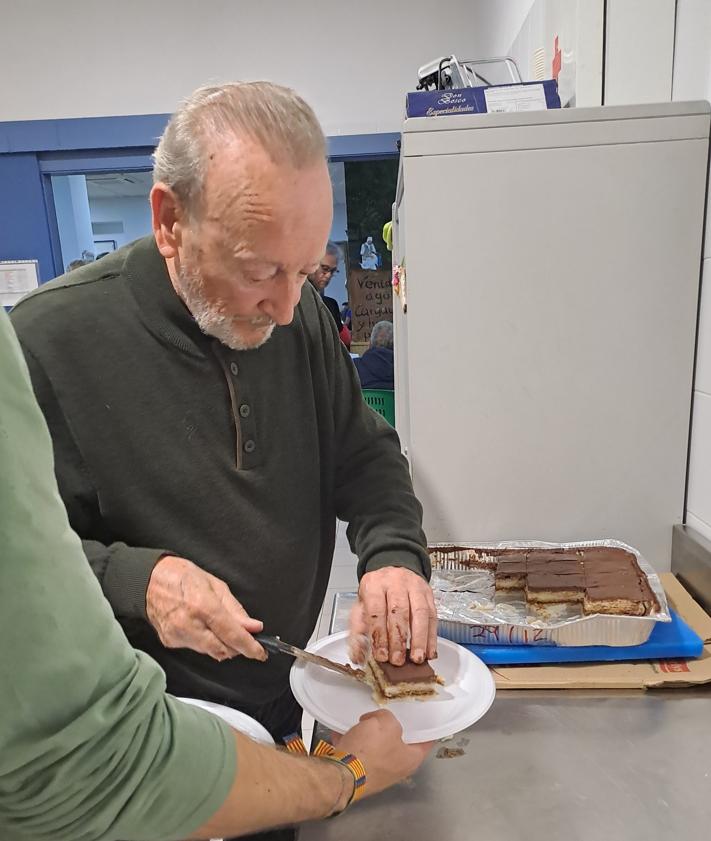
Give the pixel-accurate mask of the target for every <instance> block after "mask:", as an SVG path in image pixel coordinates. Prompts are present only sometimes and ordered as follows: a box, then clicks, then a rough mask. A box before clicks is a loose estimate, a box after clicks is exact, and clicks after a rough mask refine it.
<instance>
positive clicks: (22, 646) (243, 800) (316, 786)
mask: <svg viewBox="0 0 711 841" xmlns="http://www.w3.org/2000/svg"><path fill="white" fill-rule="evenodd" d="M0 388H1V389H2V399H1V400H0V464H2V471H1V472H0V534H1V535H2V546H3V554H2V562H1V563H0V638H2V641H3V644H2V646H0V710H2V715H0V838H2V841H78V839H80V838H81V839H85V841H116V839H123V840H124V841H130V839H137V838H141V839H143V841H158V839H164V838H215V837H218V836H220V837H222V836H225V835H237V834H240V833H245V832H256V831H258V830H260V829H266V828H269V827H274V826H279V825H285V824H293V823H297V822H300V821H304V820H310V819H313V818H318V817H325V816H326V815H329V814H333V813H336V812H340V811H342V810H343V808H344V807H346V806H347V805H348V804H349V802H351V801H353V800H355V799H357V797H358V796H364V795H368V794H375V793H377V792H378V791H381V790H382V789H383V788H385V787H386V786H388V785H392V784H393V783H395V782H397V781H398V780H400V779H402V778H403V777H406V776H408V775H409V774H411V773H413V772H414V771H415V769H416V768H417V766H418V765H419V764H420V762H422V760H423V759H424V758H425V755H426V753H427V751H428V749H429V747H430V745H405V744H404V743H403V741H402V738H401V732H402V731H401V728H400V725H399V724H398V723H397V721H396V720H395V718H394V717H393V715H392V714H391V713H389V712H386V711H384V710H380V711H379V712H377V713H374V714H371V715H370V716H367V717H365V718H364V719H363V720H361V721H360V722H359V723H358V724H356V725H355V727H353V728H352V729H351V730H350V731H349V732H348V733H346V734H345V736H344V737H343V738H342V739H341V740H340V741H339V742H338V744H337V753H335V754H332V755H330V759H329V761H326V762H324V761H321V760H319V759H316V758H312V759H309V758H307V757H299V756H292V755H290V754H287V753H286V752H283V751H276V750H273V749H272V748H269V747H265V746H263V745H258V744H256V743H255V742H252V741H251V740H250V739H248V738H246V737H245V736H242V735H241V734H238V733H235V732H233V731H232V730H231V729H230V728H229V727H228V726H227V725H226V724H225V723H224V722H222V721H221V720H220V719H219V718H217V717H215V716H213V715H211V714H209V713H207V712H205V711H203V710H199V709H196V708H195V707H193V706H188V705H187V704H182V703H180V702H179V701H177V700H176V699H175V698H171V697H169V696H167V695H166V694H165V678H164V676H163V674H162V673H161V670H160V668H159V667H158V666H157V664H156V663H154V662H153V661H152V660H151V659H150V658H149V657H146V656H145V655H144V654H142V653H140V652H137V651H135V650H133V649H132V648H131V647H130V645H129V643H128V641H127V640H126V637H125V635H124V634H123V633H122V631H121V628H120V627H119V625H118V623H117V622H116V619H115V618H114V617H113V616H112V614H111V609H110V607H109V605H108V604H107V603H106V600H105V599H104V598H103V596H102V594H101V590H100V589H99V586H98V583H97V581H96V578H95V576H94V575H93V574H92V572H91V570H90V568H89V566H88V565H87V563H86V558H85V556H84V554H83V552H82V547H81V543H80V541H79V538H78V537H77V535H76V534H74V532H73V531H72V530H71V528H70V527H69V523H68V521H67V512H66V510H65V508H64V506H63V504H62V501H61V499H60V498H59V493H58V490H57V482H56V479H55V477H54V473H53V459H52V444H51V441H50V437H49V433H48V431H47V426H46V424H45V423H44V420H43V418H42V413H41V412H40V410H39V407H38V406H37V402H36V400H35V399H34V397H33V395H32V386H31V385H30V380H29V376H28V373H27V366H26V365H25V363H24V360H23V359H22V354H21V352H20V348H19V346H18V344H17V340H16V338H15V336H14V335H13V333H12V329H11V327H10V323H9V321H8V318H7V316H6V315H5V313H4V312H3V311H2V310H0ZM343 754H345V755H343ZM353 757H355V759H354V758H353ZM333 760H337V761H336V762H334V761H333ZM287 833H290V831H289V830H285V831H282V832H281V833H279V835H280V836H284V835H285V834H287ZM271 837H272V838H274V837H276V836H275V834H272V836H271ZM261 838H262V840H263V841H264V838H265V836H261Z"/></svg>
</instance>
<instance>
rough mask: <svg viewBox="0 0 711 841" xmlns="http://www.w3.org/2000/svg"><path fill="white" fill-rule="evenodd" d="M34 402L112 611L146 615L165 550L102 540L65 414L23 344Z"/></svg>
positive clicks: (94, 500) (93, 497)
mask: <svg viewBox="0 0 711 841" xmlns="http://www.w3.org/2000/svg"><path fill="white" fill-rule="evenodd" d="M22 350H23V353H24V356H25V361H26V362H27V367H28V369H29V372H30V378H31V380H32V386H33V388H34V392H35V396H36V398H37V402H38V403H39V405H40V408H41V409H42V412H43V414H44V417H45V418H46V420H47V423H48V425H49V428H50V430H51V433H52V444H53V449H54V471H55V475H56V478H57V484H58V486H59V493H60V495H61V497H62V500H63V501H64V505H65V506H66V509H67V513H68V515H69V522H70V525H71V526H72V528H73V529H74V530H75V531H76V532H77V534H79V535H80V536H81V537H82V547H83V549H84V554H85V555H86V557H87V559H88V561H89V564H90V566H91V568H92V569H93V570H94V574H95V575H96V577H97V578H98V579H99V583H100V584H101V588H102V590H103V591H104V595H105V596H106V598H107V599H108V600H109V603H110V604H111V606H112V608H113V610H114V615H115V616H118V617H122V618H123V617H130V618H140V619H146V620H147V616H146V590H147V589H148V581H149V579H150V577H151V573H152V572H153V567H154V566H155V565H156V563H157V562H158V559H159V558H161V557H162V556H163V555H168V554H171V553H170V551H169V550H168V549H165V548H147V547H137V546H127V545H126V544H125V543H121V542H113V543H106V542H105V541H104V540H102V537H103V534H102V532H103V531H104V529H103V525H102V517H101V509H100V505H99V498H98V492H97V490H96V488H95V487H94V484H93V482H92V479H91V475H90V471H89V468H88V466H87V464H86V462H85V460H84V458H83V456H82V454H81V451H80V449H79V446H78V445H77V442H76V440H75V438H74V435H73V434H72V431H71V428H70V425H69V423H68V422H67V419H66V418H65V416H64V413H63V411H62V407H61V404H60V401H59V400H58V399H57V396H56V394H55V392H54V389H53V387H52V384H51V382H50V381H49V378H48V377H47V375H46V373H45V371H44V369H43V367H42V364H41V363H40V361H39V360H38V359H37V358H36V357H35V356H34V354H33V353H32V352H31V351H30V350H29V349H28V348H27V347H23V348H22Z"/></svg>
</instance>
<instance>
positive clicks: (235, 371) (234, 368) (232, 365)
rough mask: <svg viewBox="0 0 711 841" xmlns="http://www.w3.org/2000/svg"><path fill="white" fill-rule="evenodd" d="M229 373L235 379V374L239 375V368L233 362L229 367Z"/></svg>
mask: <svg viewBox="0 0 711 841" xmlns="http://www.w3.org/2000/svg"><path fill="white" fill-rule="evenodd" d="M230 371H232V373H233V374H234V376H235V377H236V376H237V374H239V366H238V365H237V363H236V362H233V363H232V364H231V365H230Z"/></svg>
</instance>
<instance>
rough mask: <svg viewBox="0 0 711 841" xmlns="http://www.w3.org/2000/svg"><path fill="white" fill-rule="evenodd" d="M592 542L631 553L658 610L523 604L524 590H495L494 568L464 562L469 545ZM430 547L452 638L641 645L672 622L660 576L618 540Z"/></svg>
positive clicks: (535, 545)
mask: <svg viewBox="0 0 711 841" xmlns="http://www.w3.org/2000/svg"><path fill="white" fill-rule="evenodd" d="M596 546H597V547H602V546H604V547H614V548H618V549H625V550H626V551H628V552H631V553H633V554H634V556H635V557H636V558H637V563H638V564H639V567H640V569H641V570H642V572H643V573H644V575H645V576H646V577H647V580H648V581H649V586H650V587H651V588H652V592H653V593H654V595H655V597H656V599H657V603H658V606H659V607H658V609H657V610H654V611H653V612H652V613H650V614H649V615H647V616H609V615H603V614H595V615H590V616H588V615H585V614H584V613H583V610H582V605H579V604H547V605H544V606H533V605H529V604H527V603H526V599H525V596H524V594H523V593H502V592H501V591H500V592H498V593H497V592H496V590H495V587H494V570H493V568H492V569H473V568H471V567H470V566H468V565H467V563H468V561H467V558H468V556H469V553H470V551H471V550H472V549H477V550H484V551H486V550H487V549H490V550H493V549H510V548H526V549H582V548H585V547H596ZM429 548H430V558H431V560H432V581H431V584H432V589H433V591H434V595H435V602H436V604H437V616H438V618H439V633H440V634H441V636H443V637H445V638H446V639H450V640H452V641H454V642H460V643H465V644H472V645H521V644H527V645H564V646H582V645H609V646H631V645H642V643H644V642H646V641H647V639H648V638H649V635H650V634H651V633H652V630H653V629H654V627H655V625H656V623H657V622H670V621H671V616H670V614H669V607H668V605H667V599H666V594H665V593H664V588H663V587H662V584H661V581H660V580H659V576H658V575H657V574H656V572H655V571H654V569H653V567H652V566H651V565H650V564H649V563H648V562H647V561H646V560H645V559H644V557H643V556H642V555H641V554H640V553H639V552H638V551H637V550H636V549H634V548H633V547H632V546H628V545H627V544H626V543H622V542H620V541H619V540H585V541H578V542H576V543H546V542H543V541H538V540H518V541H502V542H500V543H481V542H479V541H477V542H464V543H456V544H452V543H432V544H430V547H429ZM445 550H446V551H445Z"/></svg>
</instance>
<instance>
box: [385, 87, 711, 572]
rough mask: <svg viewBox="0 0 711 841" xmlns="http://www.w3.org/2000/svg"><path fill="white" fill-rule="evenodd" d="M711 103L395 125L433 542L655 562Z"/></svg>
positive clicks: (414, 375)
mask: <svg viewBox="0 0 711 841" xmlns="http://www.w3.org/2000/svg"><path fill="white" fill-rule="evenodd" d="M709 111H710V109H709V105H708V103H669V104H663V105H644V106H632V107H610V108H590V109H565V110H556V111H544V112H533V113H530V112H529V113H520V114H491V115H474V116H452V117H435V118H419V119H408V120H406V121H405V123H404V127H403V133H402V149H401V168H400V179H399V184H398V196H397V200H396V203H395V206H394V213H393V219H394V239H395V242H394V254H393V262H394V264H398V265H404V267H405V280H404V283H403V284H401V288H400V294H399V295H398V296H396V297H395V300H394V321H395V355H396V379H395V387H396V423H397V428H398V431H399V433H400V436H401V441H402V446H403V450H404V452H405V453H406V455H407V457H408V460H409V462H410V467H411V470H412V476H413V481H414V485H415V490H416V492H417V494H418V496H419V498H420V500H421V501H422V504H423V506H424V512H425V513H424V520H425V530H426V532H427V536H428V538H429V540H430V541H450V540H451V541H463V540H477V541H492V540H495V541H498V540H517V539H538V540H550V541H556V542H563V541H571V540H586V539H598V538H607V537H610V538H616V539H618V540H623V541H625V542H628V543H630V544H632V545H633V546H635V547H636V548H638V549H639V550H640V551H641V552H642V553H643V554H644V555H645V557H646V558H647V559H648V560H649V561H650V562H651V563H653V564H654V565H655V566H656V567H657V569H659V570H660V571H661V570H665V569H668V568H669V564H670V548H671V535H672V526H673V525H674V524H675V523H679V522H682V519H683V513H684V497H685V488H686V475H687V454H688V443H689V426H690V417H691V400H692V390H693V374H694V357H695V347H696V331H697V318H698V301H699V291H700V286H699V284H700V267H701V246H702V236H703V225H704V212H705V208H704V200H705V192H706V179H707V171H708V159H709V125H710V120H711V118H710V114H709ZM404 303H406V311H405V307H404V306H403V304H404ZM709 469H711V465H710V466H709Z"/></svg>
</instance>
